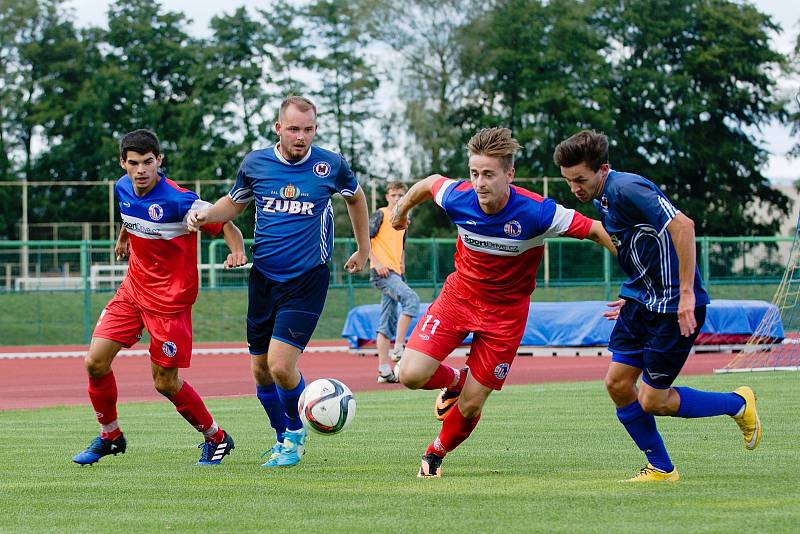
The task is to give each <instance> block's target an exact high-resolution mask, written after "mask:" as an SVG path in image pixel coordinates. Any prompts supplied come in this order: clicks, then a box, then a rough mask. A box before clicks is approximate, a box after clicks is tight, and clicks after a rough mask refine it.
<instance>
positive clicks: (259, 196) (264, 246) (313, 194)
mask: <svg viewBox="0 0 800 534" xmlns="http://www.w3.org/2000/svg"><path fill="white" fill-rule="evenodd" d="M358 187H359V185H358V181H357V180H356V178H355V176H353V172H352V171H351V170H350V166H349V165H348V164H347V162H346V161H345V159H344V158H343V157H342V156H341V155H340V154H337V153H335V152H331V151H329V150H325V149H323V148H319V147H317V146H314V145H312V146H311V148H310V150H309V151H308V152H307V153H306V155H305V157H304V158H303V159H301V160H299V161H296V162H290V161H287V160H286V158H284V157H283V155H281V153H280V150H279V146H278V145H273V146H270V147H267V148H264V149H262V150H255V151H253V152H250V153H249V154H247V156H245V158H244V160H242V164H241V166H240V167H239V172H238V174H237V175H236V183H235V184H234V185H233V188H231V190H230V192H229V193H228V196H229V197H230V198H231V200H233V202H235V203H237V204H246V203H248V202H250V201H251V200H253V199H255V208H256V209H255V212H256V224H255V232H254V234H255V235H254V237H255V243H254V245H253V249H252V253H253V266H254V267H255V268H257V269H258V270H259V271H261V273H262V274H263V275H264V276H266V277H267V278H270V279H272V280H275V281H278V282H285V281H286V280H291V279H292V278H296V277H298V276H300V275H302V274H304V273H306V272H308V271H310V270H311V269H313V268H314V267H316V266H318V265H320V264H323V263H327V262H328V261H329V260H330V259H331V254H332V253H333V204H332V201H331V197H332V196H333V195H334V194H336V193H340V194H341V195H342V196H345V197H348V196H353V195H354V194H355V193H356V191H357V190H358Z"/></svg>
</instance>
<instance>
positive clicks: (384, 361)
mask: <svg viewBox="0 0 800 534" xmlns="http://www.w3.org/2000/svg"><path fill="white" fill-rule="evenodd" d="M405 192H406V186H405V185H404V184H403V183H402V182H389V184H388V185H387V186H386V202H387V205H386V206H385V207H383V208H380V209H378V210H377V211H376V212H375V213H373V214H372V217H371V218H370V221H369V237H370V239H371V245H372V248H371V252H370V254H369V261H370V271H369V273H370V281H371V282H372V284H373V285H374V286H375V287H376V288H378V289H380V290H381V293H383V297H382V298H381V316H380V321H379V323H378V328H377V335H376V345H377V348H378V382H379V383H396V382H399V381H400V379H399V378H398V376H397V373H396V372H395V370H394V369H392V362H398V361H399V360H400V358H401V357H402V355H403V348H404V343H405V339H406V332H408V327H409V325H410V324H411V319H413V318H414V317H416V316H417V312H418V311H419V297H418V296H417V294H416V293H415V292H414V290H413V289H411V288H410V287H409V286H408V284H407V283H406V281H405V277H404V276H403V275H404V273H405V242H406V231H405V230H395V229H394V228H392V225H391V224H390V222H389V219H390V218H391V215H392V210H393V209H394V207H395V205H396V204H397V201H398V200H400V198H401V197H402V196H403V195H404V194H405ZM398 305H399V308H400V309H399V313H398ZM392 338H394V340H395V341H394V347H392V348H391V350H390V347H391V345H392Z"/></svg>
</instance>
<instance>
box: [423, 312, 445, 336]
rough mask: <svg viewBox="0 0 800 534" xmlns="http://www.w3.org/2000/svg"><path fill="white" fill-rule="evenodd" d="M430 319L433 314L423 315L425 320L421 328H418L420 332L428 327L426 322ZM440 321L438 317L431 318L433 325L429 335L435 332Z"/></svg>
mask: <svg viewBox="0 0 800 534" xmlns="http://www.w3.org/2000/svg"><path fill="white" fill-rule="evenodd" d="M431 319H433V315H426V316H425V322H424V323H422V328H420V332H424V331H425V329H426V328H428V323H430V322H431ZM440 322H441V321H439V319H433V326H432V327H431V335H433V334H435V333H436V328H438V326H439V323H440Z"/></svg>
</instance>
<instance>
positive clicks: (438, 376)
mask: <svg viewBox="0 0 800 534" xmlns="http://www.w3.org/2000/svg"><path fill="white" fill-rule="evenodd" d="M462 374H463V373H462ZM455 376H456V370H455V369H453V368H452V367H450V366H448V365H444V364H442V365H440V366H439V367H437V368H436V372H435V373H433V376H431V377H430V378H429V379H428V381H427V382H425V384H424V385H423V386H422V388H421V389H442V388H446V387H450V384H452V383H453V378H454V377H455Z"/></svg>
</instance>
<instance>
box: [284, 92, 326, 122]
mask: <svg viewBox="0 0 800 534" xmlns="http://www.w3.org/2000/svg"><path fill="white" fill-rule="evenodd" d="M289 106H294V107H296V108H297V109H299V110H300V111H302V112H303V113H305V112H306V111H308V110H313V111H314V118H315V119H316V118H317V106H315V105H314V103H313V102H312V101H311V100H309V99H308V98H306V97H304V96H296V95H292V96H287V97H286V98H284V99H283V102H281V109H280V112H279V113H278V118H279V119H283V114H284V112H285V111H286V108H288V107H289Z"/></svg>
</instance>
